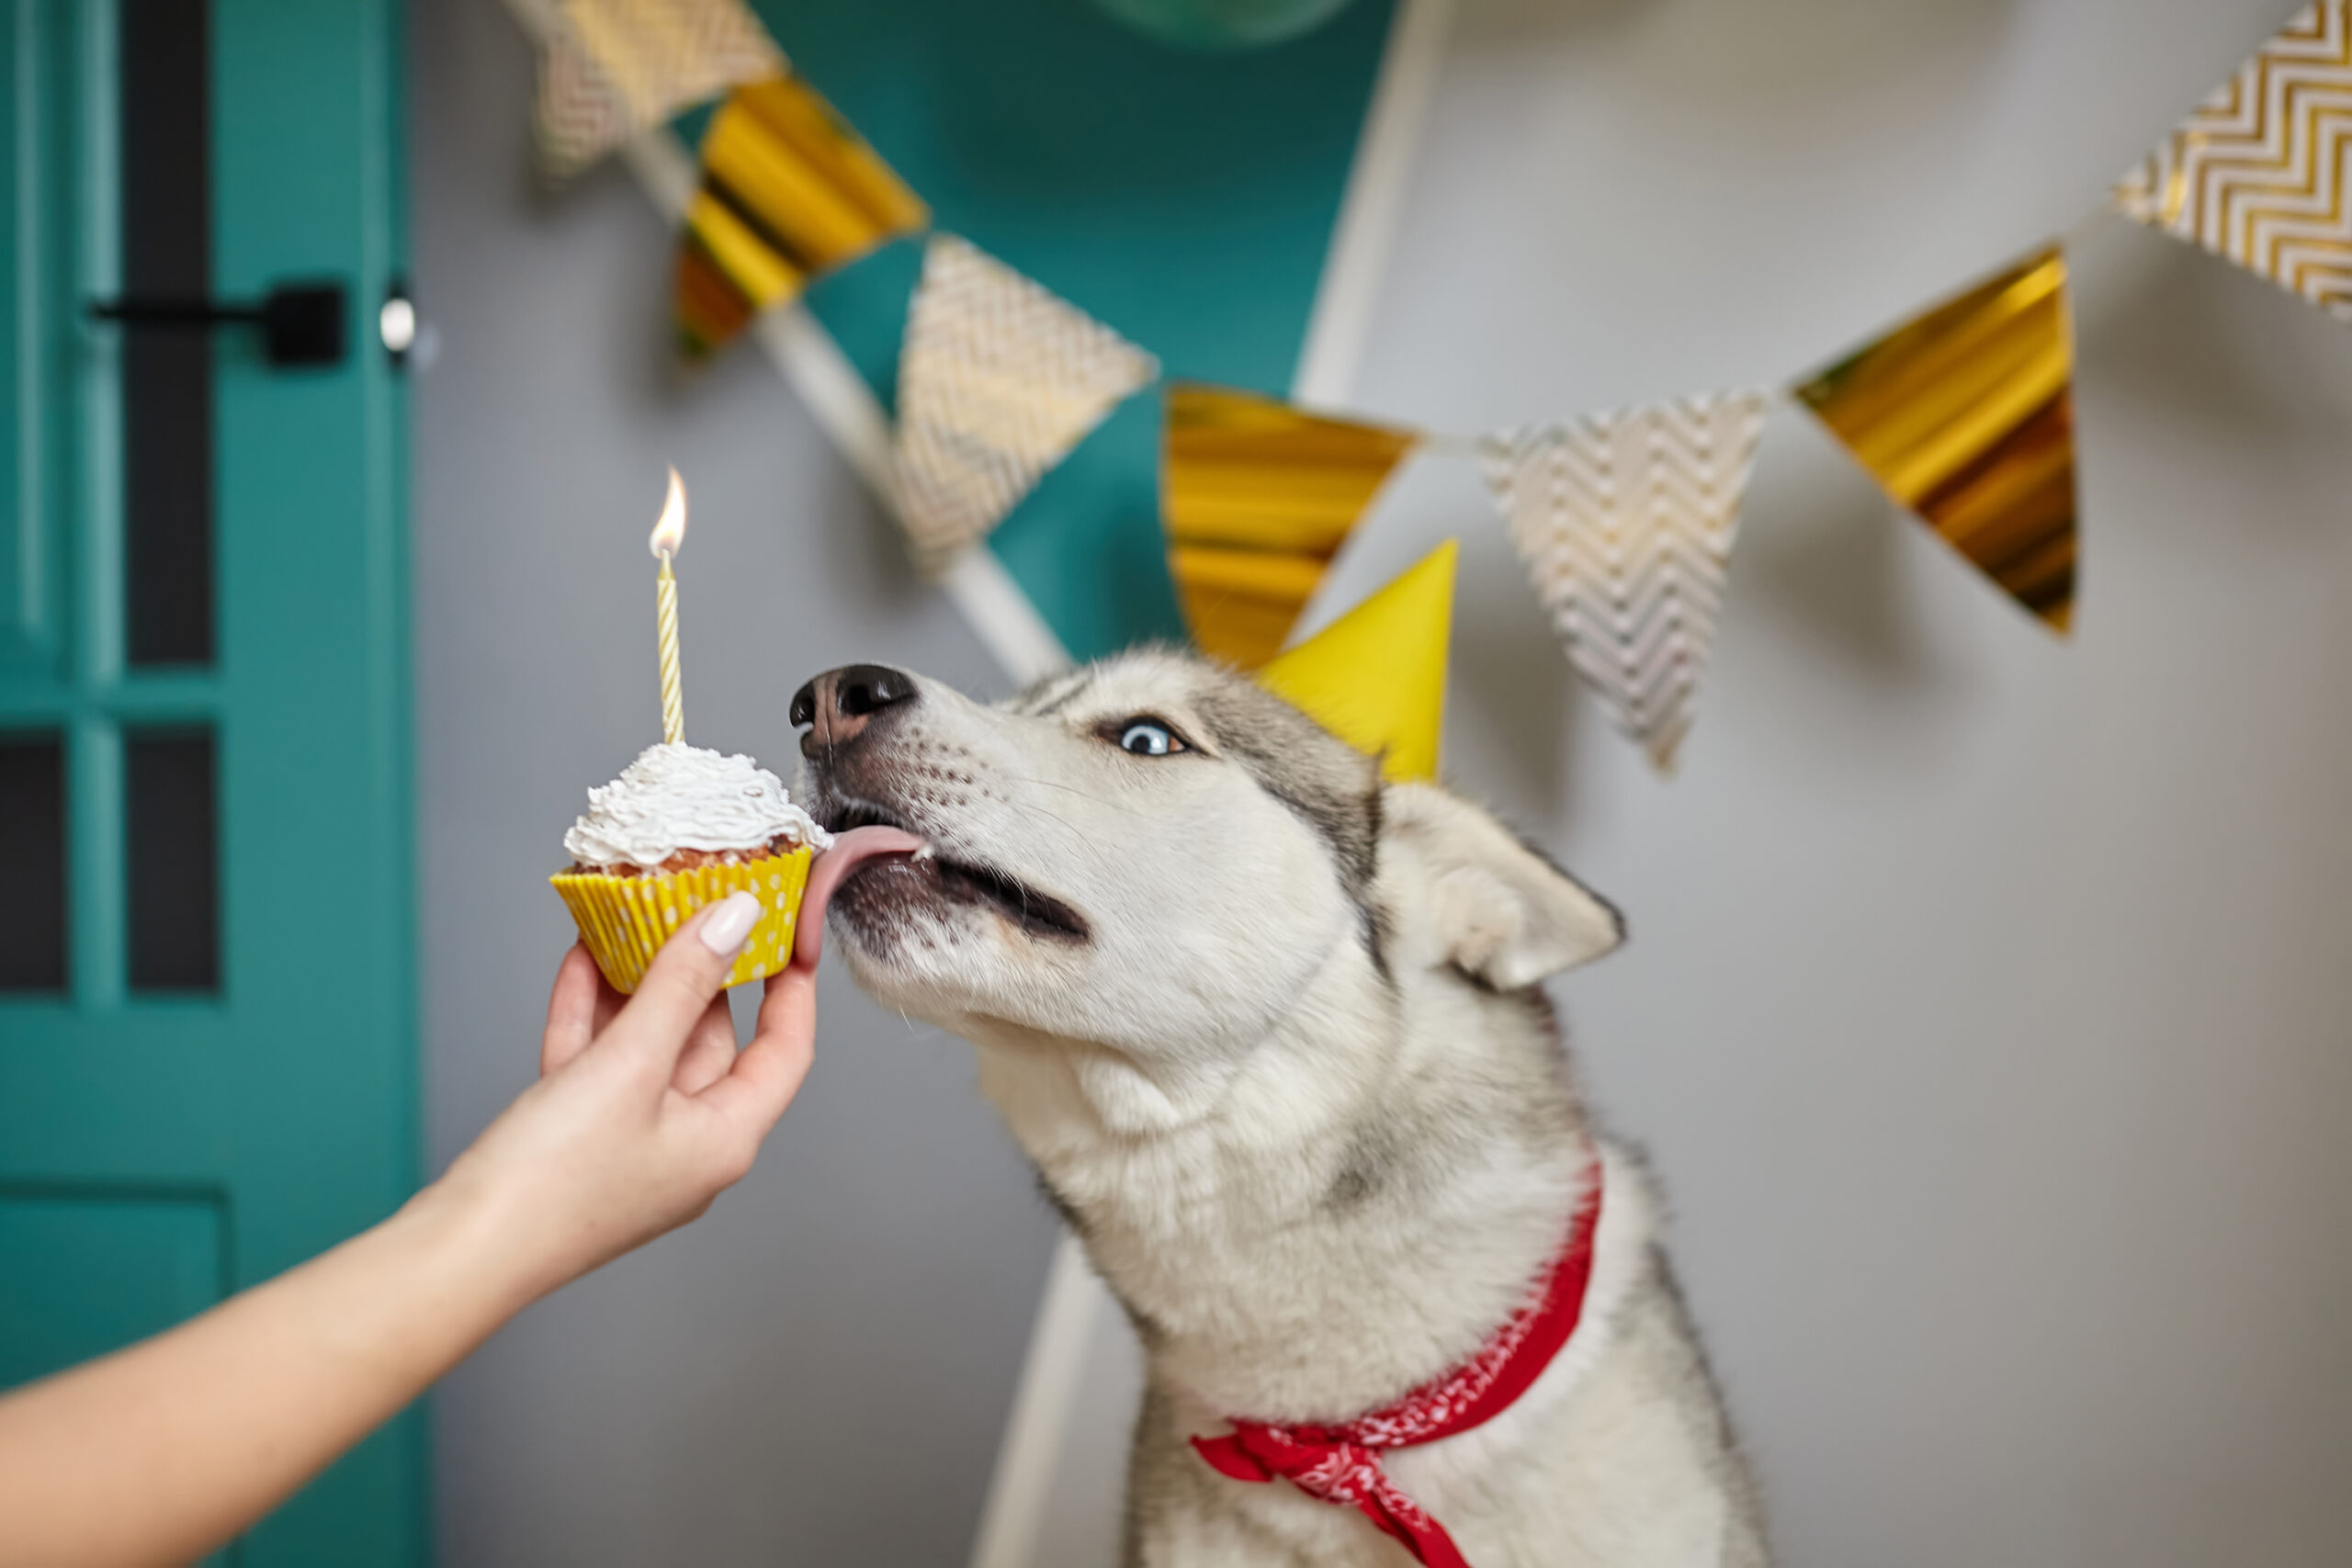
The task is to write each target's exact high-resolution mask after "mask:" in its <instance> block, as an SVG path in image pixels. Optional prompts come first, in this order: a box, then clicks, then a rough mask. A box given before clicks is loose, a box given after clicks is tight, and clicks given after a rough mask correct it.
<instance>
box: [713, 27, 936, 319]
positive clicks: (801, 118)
mask: <svg viewBox="0 0 2352 1568" xmlns="http://www.w3.org/2000/svg"><path fill="white" fill-rule="evenodd" d="M930 222H931V209H929V208H928V207H925V206H924V205H923V203H922V198H920V197H917V196H916V195H915V193H914V192H913V191H911V190H910V189H908V188H907V186H906V183H905V182H904V181H902V180H901V179H899V176H898V175H897V174H896V173H894V172H893V171H892V170H891V168H890V165H889V164H886V163H884V162H883V161H882V159H881V157H880V156H879V155H878V154H877V153H876V152H875V151H874V149H873V148H871V147H869V146H867V145H866V144H865V140H864V138H862V137H860V136H859V135H858V134H857V132H856V131H854V130H851V129H850V127H849V125H848V123H847V122H846V121H844V120H843V119H842V118H841V116H839V115H837V114H835V113H834V112H833V107H832V106H831V104H828V103H827V102H826V101H825V100H824V98H823V97H821V96H820V95H819V94H818V92H817V90H816V89H815V88H814V87H811V86H809V84H808V83H807V82H805V81H803V80H802V79H801V78H800V77H799V76H797V75H796V74H793V73H789V72H786V73H780V74H777V75H773V76H766V77H763V78H762V79H761V80H759V81H756V82H751V83H747V84H745V85H741V86H739V87H737V88H736V89H735V90H734V91H732V92H730V93H729V94H728V96H727V102H726V103H725V104H724V105H723V106H721V107H720V108H719V111H718V114H717V115H716V116H715V117H713V118H712V119H711V122H710V129H709V130H707V131H705V132H704V133H703V139H702V181H701V185H700V186H699V187H698V188H697V189H696V190H695V195H694V198H693V199H692V200H691V201H690V202H689V203H688V204H687V206H686V216H685V226H684V230H683V231H681V232H680V234H679V236H678V260H677V321H678V335H679V338H680V340H681V342H682V343H683V344H684V346H685V349H686V351H687V352H688V353H689V354H693V355H705V354H708V353H710V352H711V351H712V350H714V349H717V348H718V347H720V346H721V345H723V344H726V343H728V342H729V340H731V339H732V338H734V337H735V335H736V334H737V333H741V331H742V330H743V329H744V328H745V327H747V326H749V325H750V324H751V322H752V318H753V317H755V316H757V315H759V314H760V313H761V312H762V311H764V310H773V309H775V307H776V306H778V305H782V304H785V303H786V302H787V301H789V300H791V299H797V298H798V297H799V294H800V291H801V290H802V289H803V288H806V287H807V286H808V285H809V280H810V279H812V278H815V277H817V276H820V275H821V274H824V273H827V272H830V271H831V270H832V269H833V268H835V267H838V266H841V265H845V264H846V263H849V262H853V261H855V260H856V259H857V258H858V257H860V256H862V255H865V254H866V253H867V252H869V251H872V250H874V249H875V248H876V246H878V245H880V244H882V243H884V242H886V241H888V240H892V239H896V238H897V237H899V235H902V234H912V233H918V232H920V231H922V229H924V228H925V227H926V226H928V225H929V223H930Z"/></svg>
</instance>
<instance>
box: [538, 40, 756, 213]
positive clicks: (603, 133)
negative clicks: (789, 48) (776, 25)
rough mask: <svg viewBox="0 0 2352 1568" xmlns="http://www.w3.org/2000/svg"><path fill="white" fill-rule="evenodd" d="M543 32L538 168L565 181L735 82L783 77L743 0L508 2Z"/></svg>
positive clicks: (540, 70) (540, 71)
mask: <svg viewBox="0 0 2352 1568" xmlns="http://www.w3.org/2000/svg"><path fill="white" fill-rule="evenodd" d="M510 3H511V4H514V5H515V7H516V9H517V10H523V9H526V8H527V9H529V10H530V11H532V12H534V13H536V14H537V16H538V17H539V18H540V19H541V22H542V25H543V26H544V27H545V28H546V38H545V43H544V49H543V53H542V55H541V57H540V62H539V102H538V141H539V159H540V162H541V164H543V165H544V166H545V168H546V169H547V172H548V175H550V176H551V177H553V178H557V179H563V178H568V177H570V176H571V175H576V174H578V173H579V172H580V171H581V170H582V169H584V168H586V167H588V165H590V164H594V162H595V161H596V160H597V159H599V158H602V157H603V156H604V155H605V153H607V152H611V151H612V150H613V149H614V148H616V147H618V146H619V145H620V144H621V143H622V142H624V141H628V139H629V138H630V137H632V136H635V135H636V134H637V133H638V132H639V131H641V130H646V129H648V128H649V127H651V126H654V125H658V124H660V123H661V122H662V121H663V120H665V119H668V118H670V117H671V116H673V115H674V114H677V113H679V112H680V111H682V110H684V109H687V108H691V107H693V106H695V104H698V103H701V102H703V101H704V100H705V99H707V98H715V97H717V96H718V95H719V94H721V93H723V92H725V91H726V90H727V89H728V88H729V87H732V86H734V85H736V84H737V83H739V82H749V81H752V80H753V79H755V78H757V77H761V76H767V75H772V74H774V73H776V72H778V71H781V70H783V69H784V55H783V53H782V51H779V50H778V49H777V48H776V46H775V42H774V41H773V40H771V39H769V37H768V35H767V29H765V28H763V27H761V26H760V21H759V18H758V17H754V16H752V13H751V11H750V9H749V8H747V7H746V6H744V5H743V4H742V0H510Z"/></svg>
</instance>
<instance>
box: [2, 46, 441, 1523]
mask: <svg viewBox="0 0 2352 1568" xmlns="http://www.w3.org/2000/svg"><path fill="white" fill-rule="evenodd" d="M396 20H397V18H396V15H395V13H394V12H393V10H392V8H391V6H390V5H389V4H388V3H386V0H315V3H308V4H303V5H299V6H297V5H286V4H282V3H269V0H210V4H209V5H206V4H203V3H202V0H119V3H118V4H115V5H107V4H100V3H95V0H94V3H89V4H82V5H74V4H68V3H65V0H34V3H23V0H20V3H18V4H17V5H16V6H14V7H13V8H12V9H11V11H10V12H9V13H8V28H7V31H6V49H7V51H8V54H7V58H6V62H5V73H0V79H5V81H6V87H7V93H8V95H9V96H8V103H7V112H6V114H5V115H0V130H5V133H6V136H7V137H8V138H9V140H8V143H7V148H6V151H7V152H8V154H9V155H8V157H7V159H6V165H7V167H6V178H7V179H8V180H9V181H10V182H11V184H10V192H11V196H12V199H11V200H10V201H9V202H8V203H7V204H6V207H5V209H0V224H5V225H6V232H5V234H0V239H5V242H6V243H0V303H6V304H9V305H12V306H13V309H11V310H0V315H5V316H6V324H5V329H0V343H5V344H6V347H7V349H8V350H9V358H8V361H7V363H8V365H9V367H10V370H11V371H12V375H11V376H10V377H9V378H7V380H6V397H7V401H6V403H5V405H0V415H5V418H0V495H10V494H13V496H14V497H15V498H16V501H17V505H16V506H15V507H14V508H12V509H10V510H11V511H12V513H13V515H11V516H10V517H9V518H8V521H7V523H6V528H7V530H8V531H7V533H6V536H5V537H0V559H4V560H5V562H6V566H5V569H0V596H4V597H0V794H5V795H7V796H8V798H10V799H15V798H17V797H20V796H21V797H22V798H24V799H27V800H32V801H35V802H38V801H40V799H41V798H43V792H44V791H48V792H50V793H51V794H54V795H58V796H60V797H61V801H62V817H63V822H62V840H63V842H62V855H60V856H58V857H56V858H58V859H59V860H60V861H61V862H62V870H63V875H62V881H63V884H64V886H63V888H62V897H59V898H57V899H56V900H55V902H56V905H57V907H56V908H54V909H53V910H51V912H50V914H49V917H48V918H49V920H50V924H49V926H48V928H47V935H48V939H49V940H50V941H51V943H52V945H54V946H56V947H58V948H60V949H62V963H57V964H50V966H49V970H48V971H47V973H49V975H50V979H49V981H48V983H46V984H27V985H17V986H13V987H12V986H10V985H8V984H6V978H7V975H8V972H9V971H8V965H7V964H6V962H0V1382H14V1381H17V1380H20V1379H22V1378H24V1377H27V1376H31V1375H37V1374H38V1373H40V1372H41V1371H47V1370H49V1369H50V1368H51V1367H54V1366H57V1365H62V1364H64V1363H66V1362H68V1361H70V1360H73V1359H78V1358H80V1357H83V1356H86V1355H89V1354H92V1353H95V1352H96V1351H98V1350H102V1349H104V1348H107V1347H108V1346H111V1345H114V1344H119V1343H120V1342H122V1341H123V1340H125V1339H127V1338H131V1337H137V1336H139V1335H141V1334H144V1333H149V1332H152V1331H153V1330H154V1329H155V1328H157V1327H159V1326H161V1325H164V1324H167V1323H170V1322H173V1321H175V1320H177V1319H178V1318H180V1317H183V1316H185V1315H186V1314H187V1313H189V1312H191V1311H194V1310H197V1309H198V1308H200V1307H201V1306H202V1305H203V1304H205V1303H208V1302H209V1301H211V1300H213V1299H215V1298H216V1297H217V1295H218V1294H220V1292H226V1291H232V1290H235V1289H238V1288H241V1287H243V1286H245V1285H248V1284H252V1283H254V1282H255V1281H258V1280H263V1279H266V1278H267V1277H268V1276H270V1275H272V1274H276V1273H277V1272H279V1271H281V1270H283V1269H286V1268H288V1266H290V1265H292V1264H294V1263H297V1262H299V1261H300V1260H301V1259H302V1258H307V1257H310V1256H311V1255H313V1254H315V1253H317V1252H319V1251H321V1250H322V1249H323V1248H325V1247H330V1246H332V1245H333V1244H334V1243H335V1242H336V1241H338V1240H340V1239H342V1238H343V1237H345V1236H347V1235H351V1234H352V1233H353V1232H355V1231H356V1230H358V1229H360V1228H362V1227H363V1226H365V1225H367V1224H371V1223H373V1222H374V1221H376V1220H378V1219H379V1218H381V1217H382V1216H383V1215H384V1214H386V1213H389V1212H390V1210H391V1209H392V1208H393V1207H395V1206H396V1205H397V1204H398V1203H399V1202H400V1201H401V1199H402V1198H403V1197H404V1196H405V1195H406V1194H407V1192H408V1191H409V1190H411V1188H412V1186H413V1181H414V1179H415V1150H416V1134H415V1082H414V1071H415V1069H414V1058H413V1025H412V1002H411V996H410V993H411V987H412V978H413V976H412V961H411V932H410V925H411V920H412V908H411V902H410V877H411V868H410V863H409V824H408V785H407V776H408V741H407V729H406V724H407V716H406V701H407V679H406V669H405V662H406V654H405V646H404V637H403V632H402V625H403V617H404V615H405V604H404V592H403V590H404V583H403V573H402V570H401V568H402V558H403V553H404V544H403V535H402V528H401V510H400V508H401V476H400V467H401V460H402V459H401V439H402V427H403V412H402V407H401V402H402V394H401V389H400V386H399V384H398V380H397V373H396V372H395V370H394V369H393V368H392V367H391V366H390V364H389V362H388V360H387V357H386V355H384V354H383V353H382V351H381V349H380V347H379V346H378V345H376V344H374V343H373V342H372V340H371V337H370V335H369V334H368V333H367V332H366V330H365V329H366V328H367V327H368V325H369V324H370V323H372V321H373V317H374V308H373V302H374V301H375V300H378V299H381V298H382V296H383V294H384V292H385V290H386V288H387V287H388V286H389V285H390V282H391V281H392V279H393V278H394V277H396V276H398V273H399V270H400V268H399V264H400V251H399V246H400V243H401V226H400V221H399V188H398V176H399V165H398V162H397V158H396V152H397V147H398V141H397V135H396V131H397V118H396V101H395V96H394V95H395V92H396V89H397V85H398V81H397V73H396V71H395V66H394V62H395V45H396V41H397V38H398V33H397V28H396ZM189 73H202V74H201V76H200V78H198V79H191V77H190V74H189ZM190 116H194V117H196V118H195V119H193V120H191V119H190V118H189V117H190ZM175 117H176V118H175ZM191 126H192V127H193V129H192V130H191V129H190V127H191ZM175 128H176V129H175ZM198 154H201V155H200V156H199V155H198ZM191 230H194V231H200V232H198V233H196V234H195V237H194V238H193V239H191ZM295 279H299V280H305V281H307V280H312V279H320V280H325V279H333V280H336V281H339V282H341V283H343V284H345V286H346V288H347V290H348V298H349V300H350V310H349V320H348V322H347V331H348V333H349V341H348V342H347V344H346V345H345V346H346V350H347V352H346V355H345V358H344V360H343V362H342V363H341V364H339V365H336V366H333V367H315V368H300V369H284V368H274V367H270V366H269V365H267V364H266V363H265V360H264V357H263V355H262V352H261V345H260V343H259V341H258V337H257V334H254V333H251V332H250V331H247V330H231V331H226V332H217V333H209V334H207V333H187V332H184V333H175V334H174V335H171V336H168V337H165V336H161V335H157V334H155V333H153V331H152V329H145V328H131V327H126V326H123V325H120V324H117V323H113V322H106V321H94V320H93V319H91V317H90V316H89V314H88V310H87V307H88V304H89V302H90V301H92V300H94V299H112V298H116V297H119V296H122V295H126V294H127V295H130V296H132V297H135V298H153V297H157V296H164V297H171V298H180V299H196V298H200V297H205V296H208V295H209V296H210V297H216V298H219V297H225V298H227V299H253V298H257V297H258V296H260V295H261V294H263V293H264V292H266V289H267V288H269V287H271V286H272V285H273V284H276V283H278V282H281V281H286V280H295ZM43 747H46V748H48V750H46V751H43V750H41V749H42V748H43ZM7 831H8V829H0V837H5V835H6V832H7ZM53 841H54V840H52V842H53ZM39 869H40V868H38V867H35V868H34V870H35V872H36V873H38V872H39ZM47 874H49V875H50V877H51V881H55V880H57V878H56V876H55V874H53V873H47ZM22 880H23V878H22V877H20V876H18V875H17V874H16V873H13V872H7V871H0V901H6V900H8V899H10V897H11V890H12V889H14V888H15V887H16V886H17V885H18V883H19V882H20V881H22ZM33 918H34V917H32V916H28V915H27V914H25V913H24V912H23V910H22V909H21V908H11V909H10V910H9V912H8V913H6V914H5V915H0V942H6V940H7V939H8V936H9V933H10V932H11V931H14V930H15V929H16V928H17V925H19V924H24V923H27V922H28V921H29V920H31V919H33ZM26 968H27V971H28V974H29V973H31V972H32V970H33V968H34V966H33V965H32V964H29V963H28V964H27V965H26ZM36 977H37V976H36ZM61 982H62V983H61ZM422 1459H423V1453H422V1445H421V1428H420V1425H419V1423H418V1422H417V1421H416V1420H415V1419H414V1418H413V1417H411V1418H406V1419H404V1420H403V1421H401V1422H400V1423H396V1424H395V1426H394V1427H392V1428H391V1429H390V1430H389V1431H387V1432H386V1433H383V1434H380V1435H379V1436H378V1437H377V1438H372V1439H370V1440H369V1441H368V1443H366V1444H364V1445H362V1446H361V1448H360V1449H358V1450H356V1451H355V1452H354V1453H353V1454H352V1455H351V1456H349V1457H348V1458H346V1459H345V1461H342V1462H341V1463H339V1464H337V1465H336V1466H334V1468H333V1469H331V1470H330V1471H329V1472H327V1473H326V1474H325V1475H323V1476H322V1477H321V1478H320V1480H319V1481H318V1482H316V1483H313V1484H312V1485H311V1487H310V1488H308V1489H307V1490H306V1491H305V1492H304V1493H303V1494H301V1495H300V1496H298V1497H297V1498H296V1499H294V1500H293V1501H292V1502H291V1503H289V1504H288V1506H287V1507H286V1508H284V1509H282V1510H281V1511H280V1512H279V1513H278V1514H277V1516H275V1517H272V1518H271V1519H270V1520H268V1521H267V1522H266V1523H265V1524H264V1525H263V1526H262V1527H260V1528H259V1529H256V1530H255V1531H254V1533H253V1534H252V1535H251V1536H249V1537H248V1538H247V1539H246V1540H244V1541H243V1542H242V1543H240V1545H239V1547H238V1549H237V1558H236V1560H237V1561H238V1562H242V1563H244V1564H247V1565H248V1568H263V1565H270V1564H294V1563H318V1562H335V1563H352V1564H370V1565H372V1564H387V1565H389V1564H396V1563H414V1562H421V1561H422V1560H423V1552H424V1539H425V1537H424V1529H423V1518H422V1501H423V1494H422V1487H423V1474H424V1471H423V1465H422Z"/></svg>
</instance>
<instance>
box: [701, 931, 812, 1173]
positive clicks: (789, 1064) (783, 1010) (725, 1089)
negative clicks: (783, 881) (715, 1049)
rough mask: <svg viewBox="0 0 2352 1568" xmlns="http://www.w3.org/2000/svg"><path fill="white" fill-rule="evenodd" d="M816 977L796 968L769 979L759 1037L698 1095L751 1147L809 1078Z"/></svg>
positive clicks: (805, 968)
mask: <svg viewBox="0 0 2352 1568" xmlns="http://www.w3.org/2000/svg"><path fill="white" fill-rule="evenodd" d="M816 1039H817V972H816V971H815V970H814V969H811V968H809V967H807V966H806V965H803V964H793V965H792V966H791V967H790V968H788V969H786V970H785V971H784V972H783V973H781V974H777V975H771V976H768V984H767V995H766V996H765V997H764V998H762V1000H761V1002H760V1026H759V1032H757V1033H755V1034H754V1035H752V1043H750V1044H749V1045H746V1046H744V1047H743V1049H742V1050H741V1051H740V1052H738V1053H736V1056H735V1065H734V1067H733V1068H732V1069H731V1070H730V1071H729V1073H728V1074H727V1076H726V1077H722V1078H720V1079H719V1080H718V1082H716V1083H714V1084H712V1085H711V1086H710V1087H709V1088H708V1089H705V1090H704V1091H703V1092H702V1095H701V1097H700V1098H701V1100H702V1101H703V1103H704V1104H706V1105H709V1106H711V1107H713V1108H714V1109H716V1110H718V1111H719V1113H720V1114H721V1115H723V1116H725V1117H726V1118H727V1119H728V1121H729V1122H731V1123H732V1124H733V1125H734V1127H735V1129H736V1131H737V1133H738V1134H739V1135H741V1136H742V1137H745V1138H748V1139H749V1140H750V1141H751V1142H752V1144H754V1145H756V1144H757V1143H758V1142H759V1140H760V1139H762V1138H764V1137H766V1136H767V1134H768V1129H769V1128H771V1127H774V1126H775V1123H776V1118H778V1117H780V1116H782V1115H783V1114H784V1109H785V1107H786V1106H787V1105H790V1104H791V1103H792V1098H793V1096H794V1095H796V1094H798V1093H799V1092H800V1085H801V1083H802V1081H803V1080H804V1079H806V1078H807V1077H809V1063H810V1062H811V1060H813V1059H814V1057H815V1055H816Z"/></svg>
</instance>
